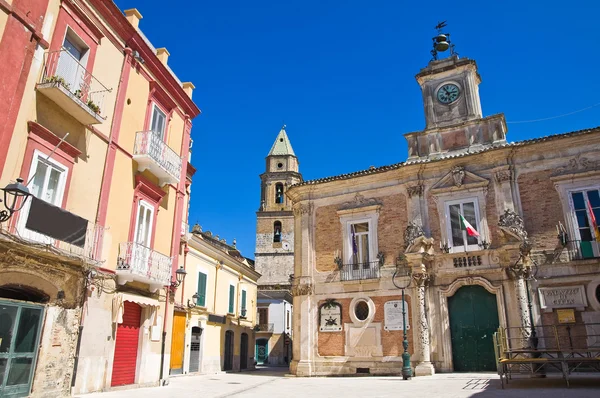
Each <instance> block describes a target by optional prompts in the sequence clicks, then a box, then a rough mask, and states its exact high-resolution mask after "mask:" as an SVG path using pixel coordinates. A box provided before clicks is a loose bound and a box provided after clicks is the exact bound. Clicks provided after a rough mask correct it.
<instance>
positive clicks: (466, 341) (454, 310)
mask: <svg viewBox="0 0 600 398" xmlns="http://www.w3.org/2000/svg"><path fill="white" fill-rule="evenodd" d="M448 313H449V316H450V334H451V342H452V363H453V365H454V371H456V372H480V371H495V370H496V360H495V356H494V345H493V342H492V335H493V334H494V332H496V331H497V330H498V326H499V324H500V323H499V320H498V304H497V301H496V295H495V294H492V293H489V292H488V291H487V290H486V289H485V288H484V287H482V286H478V285H472V286H463V287H461V288H460V289H458V290H457V291H456V293H455V294H454V296H452V297H449V298H448Z"/></svg>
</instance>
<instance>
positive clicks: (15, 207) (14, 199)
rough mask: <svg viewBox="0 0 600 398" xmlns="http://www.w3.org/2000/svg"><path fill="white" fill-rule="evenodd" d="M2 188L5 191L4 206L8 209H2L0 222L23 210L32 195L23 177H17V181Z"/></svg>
mask: <svg viewBox="0 0 600 398" xmlns="http://www.w3.org/2000/svg"><path fill="white" fill-rule="evenodd" d="M2 190H3V191H4V207H5V208H6V210H2V211H0V223H1V222H4V221H7V220H8V219H9V218H10V217H11V216H12V215H13V214H14V213H16V212H18V211H19V210H21V209H22V208H23V206H25V202H26V201H27V198H28V197H30V196H31V192H29V189H28V188H27V187H26V186H25V185H23V179H22V178H17V182H16V183H13V184H8V185H7V186H6V187H4V188H2ZM1 201H2V200H0V202H1Z"/></svg>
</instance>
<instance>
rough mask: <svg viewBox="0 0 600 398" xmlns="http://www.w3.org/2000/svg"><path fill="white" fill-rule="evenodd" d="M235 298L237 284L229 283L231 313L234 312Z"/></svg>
mask: <svg viewBox="0 0 600 398" xmlns="http://www.w3.org/2000/svg"><path fill="white" fill-rule="evenodd" d="M234 300H235V286H232V285H229V313H230V314H233V304H234Z"/></svg>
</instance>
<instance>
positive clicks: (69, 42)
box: [56, 29, 89, 101]
mask: <svg viewBox="0 0 600 398" xmlns="http://www.w3.org/2000/svg"><path fill="white" fill-rule="evenodd" d="M62 48H63V51H61V52H60V56H59V59H58V66H57V67H56V75H57V76H60V77H61V78H63V79H64V81H65V83H67V84H68V85H69V90H70V91H71V92H73V93H74V94H77V96H78V97H79V98H80V99H81V100H82V101H87V99H88V98H87V97H88V92H89V81H86V80H85V79H86V73H85V71H84V68H85V64H86V62H87V59H88V53H89V51H88V48H87V46H86V45H85V43H84V42H83V40H81V39H80V38H79V37H78V36H77V35H76V34H75V32H73V31H72V30H71V29H67V33H66V34H65V39H64V41H63V44H62Z"/></svg>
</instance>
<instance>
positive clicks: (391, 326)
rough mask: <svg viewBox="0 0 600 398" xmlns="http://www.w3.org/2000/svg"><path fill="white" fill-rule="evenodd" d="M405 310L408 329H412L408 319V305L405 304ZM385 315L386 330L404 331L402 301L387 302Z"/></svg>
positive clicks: (384, 310) (384, 309)
mask: <svg viewBox="0 0 600 398" xmlns="http://www.w3.org/2000/svg"><path fill="white" fill-rule="evenodd" d="M404 310H405V311H406V329H407V330H408V329H410V322H409V319H408V318H409V317H408V303H407V302H406V301H405V302H404ZM383 314H384V322H385V325H384V327H383V328H384V329H385V330H403V329H404V321H403V319H404V318H403V316H402V300H392V301H386V303H385V304H384V306H383Z"/></svg>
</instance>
